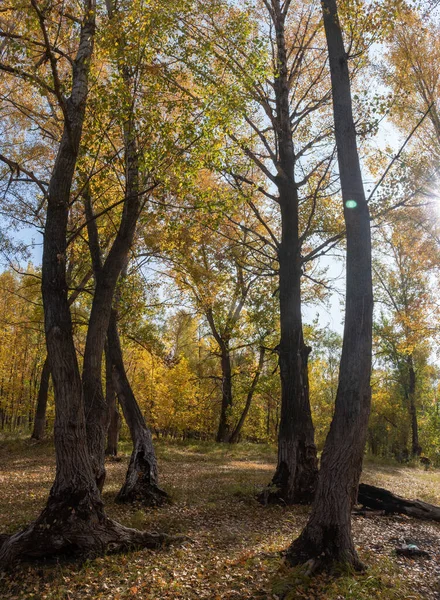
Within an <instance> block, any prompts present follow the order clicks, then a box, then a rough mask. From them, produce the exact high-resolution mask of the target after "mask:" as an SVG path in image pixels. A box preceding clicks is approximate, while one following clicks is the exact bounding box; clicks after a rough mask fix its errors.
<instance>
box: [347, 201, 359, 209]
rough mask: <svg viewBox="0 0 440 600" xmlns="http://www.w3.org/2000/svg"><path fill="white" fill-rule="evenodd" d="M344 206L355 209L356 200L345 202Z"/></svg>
mask: <svg viewBox="0 0 440 600" xmlns="http://www.w3.org/2000/svg"><path fill="white" fill-rule="evenodd" d="M345 206H346V207H347V208H356V206H357V202H356V200H347V201H346V203H345Z"/></svg>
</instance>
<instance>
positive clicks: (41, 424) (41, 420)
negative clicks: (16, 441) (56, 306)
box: [31, 271, 92, 440]
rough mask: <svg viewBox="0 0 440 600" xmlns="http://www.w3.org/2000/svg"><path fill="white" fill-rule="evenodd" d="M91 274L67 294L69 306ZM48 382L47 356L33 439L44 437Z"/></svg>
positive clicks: (39, 393)
mask: <svg viewBox="0 0 440 600" xmlns="http://www.w3.org/2000/svg"><path fill="white" fill-rule="evenodd" d="M91 276H92V273H91V271H89V272H87V273H86V274H85V275H84V277H83V278H82V280H81V282H80V284H79V285H78V287H77V288H76V289H75V290H74V291H73V292H72V293H71V294H70V296H69V306H71V305H72V304H73V303H74V302H75V300H76V299H77V298H78V296H79V295H80V293H81V292H82V291H83V290H84V287H85V285H86V284H87V282H88V281H89V279H90V277H91ZM49 382H50V366H49V358H48V357H47V356H46V359H45V361H44V364H43V369H42V371H41V380H40V387H39V389H38V398H37V408H36V411H35V419H34V428H33V431H32V435H31V438H32V439H35V440H42V439H43V438H44V433H45V426H46V411H47V397H48V391H49Z"/></svg>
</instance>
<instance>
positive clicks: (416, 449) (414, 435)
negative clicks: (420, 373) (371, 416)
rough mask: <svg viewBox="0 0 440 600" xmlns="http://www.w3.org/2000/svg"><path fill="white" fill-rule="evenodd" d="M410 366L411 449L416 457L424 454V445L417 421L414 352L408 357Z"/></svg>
mask: <svg viewBox="0 0 440 600" xmlns="http://www.w3.org/2000/svg"><path fill="white" fill-rule="evenodd" d="M407 366H408V379H409V382H408V383H409V385H408V400H409V414H410V417H411V451H412V455H413V456H414V457H419V456H420V455H421V454H422V447H421V446H420V443H419V425H418V421H417V406H416V373H415V370H414V359H413V356H412V354H411V355H410V356H408V358H407Z"/></svg>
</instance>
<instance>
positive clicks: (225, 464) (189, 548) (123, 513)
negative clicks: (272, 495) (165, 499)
mask: <svg viewBox="0 0 440 600" xmlns="http://www.w3.org/2000/svg"><path fill="white" fill-rule="evenodd" d="M156 447H157V452H158V457H159V467H160V473H161V478H160V481H161V484H162V485H163V487H164V488H165V489H166V491H167V492H169V493H170V494H171V495H172V498H173V500H174V503H173V504H172V505H170V506H166V507H164V508H160V509H154V510H144V509H140V508H139V507H133V506H120V505H116V504H115V503H114V502H113V498H114V497H115V495H116V492H117V491H118V490H119V487H120V486H121V484H122V482H123V480H124V475H125V470H126V467H127V463H128V458H129V452H130V446H129V445H123V446H122V454H121V457H122V460H121V461H120V462H116V461H109V462H108V465H107V466H108V479H107V483H106V487H105V492H104V499H105V503H106V507H107V511H108V513H109V515H110V516H112V517H114V518H116V519H118V520H120V521H121V522H122V523H123V524H125V525H128V526H132V527H137V528H141V529H149V530H151V531H165V532H168V533H184V534H186V535H188V536H189V537H190V538H191V540H192V541H191V542H188V543H185V544H184V545H183V546H181V547H173V548H170V549H167V550H163V551H159V552H151V551H147V550H141V551H137V552H132V553H129V554H125V555H112V556H105V557H103V558H99V559H95V560H89V561H85V562H84V561H83V562H79V561H70V562H58V561H51V562H45V563H41V562H40V563H38V564H36V563H33V564H21V565H19V566H17V567H16V569H15V570H14V572H13V573H8V574H3V575H0V598H1V599H2V600H19V599H22V598H26V599H36V600H43V599H44V600H46V599H50V600H77V599H83V598H89V599H93V600H95V599H100V598H103V599H104V598H105V599H112V600H123V599H135V598H139V599H140V598H142V599H145V600H147V599H151V600H162V599H166V598H168V599H173V600H184V599H185V600H193V599H194V600H196V599H197V600H203V599H206V600H220V599H222V600H223V599H225V600H226V599H227V600H247V599H249V600H250V599H253V600H258V599H260V600H262V599H266V598H267V599H277V598H285V599H286V600H287V599H288V600H296V599H298V600H299V599H305V598H307V599H309V600H320V599H323V598H326V599H334V600H344V599H353V600H364V599H365V600H370V599H374V598H381V600H386V599H395V600H399V599H402V600H412V599H414V600H420V599H423V598H425V599H426V598H428V599H432V600H433V599H436V598H437V599H438V598H440V586H439V580H440V547H439V546H440V545H439V538H440V524H439V523H430V522H422V521H416V520H414V519H410V518H408V517H404V516H394V517H382V516H374V517H367V518H364V517H361V516H355V517H354V518H353V528H354V535H355V540H356V544H357V547H358V549H359V552H360V555H361V558H362V559H363V560H364V561H365V562H367V563H368V564H369V565H370V569H369V570H368V572H367V573H366V574H365V575H356V576H353V575H352V574H350V573H341V574H340V576H339V577H337V578H329V577H327V576H317V577H315V578H313V579H311V580H310V579H308V578H306V577H304V576H303V575H302V574H301V573H300V572H289V571H287V570H286V568H285V567H284V566H283V565H282V560H281V558H280V556H279V552H280V551H281V550H283V549H285V548H286V547H287V546H288V545H289V543H290V542H291V541H292V540H293V538H294V537H295V536H296V535H297V534H298V533H299V532H300V530H301V528H302V527H303V525H304V523H305V520H306V517H307V512H308V508H306V507H287V508H286V507H280V506H269V507H262V506H260V505H259V504H258V503H257V502H256V500H255V499H254V496H255V493H256V492H258V491H259V490H260V489H261V488H262V486H263V485H264V484H267V483H268V482H269V480H270V477H271V475H272V473H273V470H274V466H275V458H276V455H275V451H274V449H273V448H270V447H265V446H258V445H253V444H239V445H236V446H233V447H230V446H226V445H218V444H212V443H201V442H200V443H198V442H197V443H192V444H182V443H171V442H163V441H159V442H157V443H156ZM53 476H54V455H53V447H52V445H51V443H50V442H45V443H42V444H31V443H30V442H29V441H27V440H15V441H14V440H13V441H11V440H9V441H3V442H1V443H0V489H1V493H0V532H1V533H11V532H13V531H15V530H17V529H18V528H20V527H23V526H24V525H26V524H27V523H28V522H29V521H31V520H32V519H33V518H35V517H36V516H37V515H38V513H39V511H40V510H41V508H42V507H43V506H44V503H45V500H46V498H47V494H48V491H49V488H50V485H51V483H52V480H53ZM363 481H365V482H366V483H371V484H374V485H378V486H382V487H386V488H388V489H389V490H391V491H393V492H395V493H397V494H399V495H402V496H405V497H408V498H415V497H417V498H420V499H422V500H425V501H427V502H430V503H434V504H440V471H439V470H431V471H424V470H422V469H419V468H411V467H402V466H397V465H385V464H383V465H382V464H374V463H372V462H370V461H367V462H366V465H365V472H364V475H363ZM404 540H410V541H414V542H416V543H417V544H418V545H420V547H421V548H422V549H424V550H427V551H428V552H429V553H430V555H431V558H430V559H426V558H417V559H407V558H403V557H397V556H395V553H394V548H395V547H396V545H399V544H400V543H403V541H404Z"/></svg>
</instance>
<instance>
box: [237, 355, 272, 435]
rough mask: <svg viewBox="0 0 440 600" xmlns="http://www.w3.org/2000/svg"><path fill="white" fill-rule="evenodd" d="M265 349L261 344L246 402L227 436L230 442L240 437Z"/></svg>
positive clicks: (258, 377)
mask: <svg viewBox="0 0 440 600" xmlns="http://www.w3.org/2000/svg"><path fill="white" fill-rule="evenodd" d="M265 351H266V349H265V348H264V346H262V347H261V348H260V357H259V359H258V366H257V370H256V371H255V375H254V378H253V379H252V383H251V387H250V389H249V392H248V395H247V397H246V404H245V406H244V409H243V412H242V413H241V416H240V418H239V420H238V423H237V425H236V426H235V429H234V431H233V432H232V433H231V437H230V438H229V443H230V444H236V443H237V442H238V440H239V439H240V434H241V430H242V429H243V425H244V422H245V420H246V417H247V415H248V412H249V409H250V407H251V403H252V398H253V397H254V393H255V389H256V387H257V385H258V381H259V379H260V375H261V370H262V369H263V362H264V354H265Z"/></svg>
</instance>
